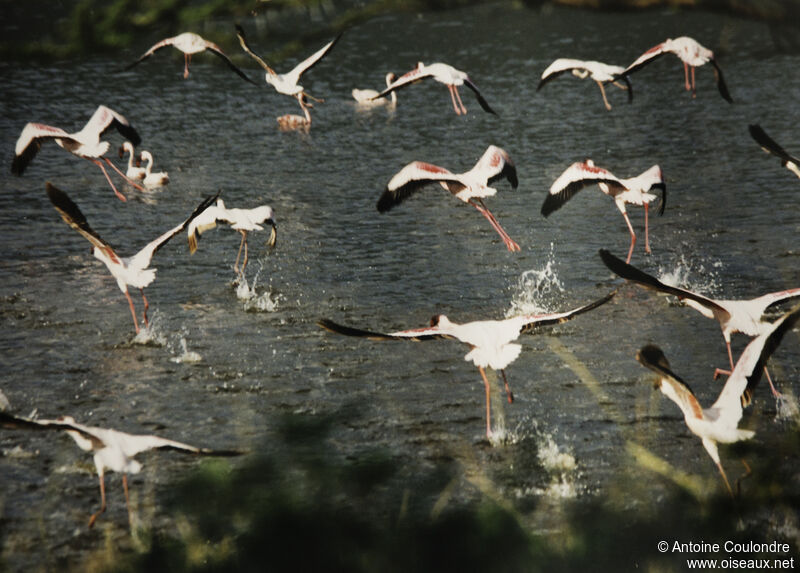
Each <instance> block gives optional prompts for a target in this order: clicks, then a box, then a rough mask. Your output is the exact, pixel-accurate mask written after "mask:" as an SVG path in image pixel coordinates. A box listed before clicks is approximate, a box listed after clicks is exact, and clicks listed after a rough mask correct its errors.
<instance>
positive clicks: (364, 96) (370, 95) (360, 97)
mask: <svg viewBox="0 0 800 573" xmlns="http://www.w3.org/2000/svg"><path fill="white" fill-rule="evenodd" d="M395 79H397V76H396V75H395V74H394V73H393V72H389V73H388V74H386V87H389V86H391V85H392V82H394V80H395ZM350 94H351V95H352V96H353V99H354V100H356V103H357V104H358V105H363V106H371V105H381V104H385V103H387V102H386V98H378V95H379V94H380V92H379V91H377V90H370V89H367V90H360V89H358V88H353V91H352V92H350ZM390 97H391V101H390V102H389V103H390V105H392V106H395V105H397V94H396V93H395V92H394V91H392V92H391V94H390ZM376 98H377V99H376Z"/></svg>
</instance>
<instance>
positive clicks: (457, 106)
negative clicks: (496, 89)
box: [372, 62, 497, 115]
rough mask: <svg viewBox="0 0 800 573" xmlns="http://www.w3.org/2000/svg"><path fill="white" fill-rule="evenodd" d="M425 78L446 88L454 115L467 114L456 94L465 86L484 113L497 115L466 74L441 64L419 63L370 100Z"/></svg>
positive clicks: (459, 97)
mask: <svg viewBox="0 0 800 573" xmlns="http://www.w3.org/2000/svg"><path fill="white" fill-rule="evenodd" d="M427 78H432V79H434V80H436V81H437V82H439V83H442V84H444V85H446V86H447V89H448V90H449V91H450V99H451V100H452V102H453V109H454V110H455V112H456V115H462V114H466V113H467V108H466V107H464V103H463V102H462V101H461V96H460V95H459V93H458V87H459V86H467V87H468V88H469V89H471V90H472V91H473V93H474V94H475V97H476V98H477V99H478V103H479V104H480V106H481V107H482V108H483V109H484V111H487V112H489V113H491V114H494V115H497V113H496V112H495V111H494V110H493V109H492V108H491V107H490V106H489V103H488V102H487V101H486V100H485V99H484V98H483V96H482V95H481V92H479V91H478V87H477V86H476V85H475V84H474V83H473V82H472V80H470V79H469V76H467V74H466V73H464V72H462V71H461V70H457V69H455V68H454V67H453V66H450V65H448V64H443V63H441V62H437V63H435V64H428V65H427V66H426V65H425V64H424V63H422V62H419V63H418V64H417V67H416V68H414V69H413V70H411V71H410V72H407V73H405V74H403V75H402V76H400V77H399V78H397V80H395V81H394V82H392V84H391V85H390V86H388V87H387V88H386V89H385V90H383V91H382V92H381V93H379V94H377V95H376V96H373V98H372V99H378V98H382V97H386V96H388V95H389V94H391V93H394V92H395V91H396V90H399V89H401V88H404V87H406V86H409V85H411V84H414V83H417V82H418V81H421V80H424V79H427Z"/></svg>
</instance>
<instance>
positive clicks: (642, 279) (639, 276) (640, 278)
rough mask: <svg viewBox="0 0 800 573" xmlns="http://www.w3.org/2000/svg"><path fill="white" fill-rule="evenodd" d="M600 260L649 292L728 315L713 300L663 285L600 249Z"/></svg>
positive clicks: (613, 270) (654, 278)
mask: <svg viewBox="0 0 800 573" xmlns="http://www.w3.org/2000/svg"><path fill="white" fill-rule="evenodd" d="M600 258H601V259H603V263H605V265H606V266H607V267H608V268H609V269H611V271H612V272H614V273H616V274H618V275H619V276H621V277H622V278H623V279H625V280H629V281H633V282H635V283H638V284H640V285H641V286H643V287H645V288H649V289H651V290H655V291H659V292H663V293H665V294H671V295H673V296H676V297H678V298H679V299H684V298H688V299H690V300H693V301H695V302H697V303H699V304H701V305H703V306H704V307H706V308H708V309H714V310H717V311H718V312H723V313H726V314H727V313H728V311H727V310H726V309H725V308H724V307H722V306H720V305H719V304H718V303H717V302H715V301H714V300H712V299H710V298H707V297H704V296H702V295H699V294H697V293H694V292H692V291H688V290H685V289H682V288H678V287H674V286H670V285H667V284H664V283H662V282H661V281H660V280H658V279H657V278H656V277H654V276H652V275H648V274H647V273H645V272H644V271H640V270H639V269H637V268H636V267H634V266H633V265H629V264H628V263H626V262H625V261H623V260H622V259H620V258H618V257H615V256H614V255H612V254H611V253H610V252H609V251H607V250H606V249H600Z"/></svg>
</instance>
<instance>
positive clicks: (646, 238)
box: [644, 203, 650, 255]
mask: <svg viewBox="0 0 800 573" xmlns="http://www.w3.org/2000/svg"><path fill="white" fill-rule="evenodd" d="M648 207H649V204H648V203H645V204H644V252H645V253H647V254H648V255H649V254H650V230H649V229H648V223H647V212H648Z"/></svg>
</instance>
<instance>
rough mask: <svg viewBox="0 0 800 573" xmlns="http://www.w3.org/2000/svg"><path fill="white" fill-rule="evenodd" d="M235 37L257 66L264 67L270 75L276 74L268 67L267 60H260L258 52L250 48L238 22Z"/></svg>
mask: <svg viewBox="0 0 800 573" xmlns="http://www.w3.org/2000/svg"><path fill="white" fill-rule="evenodd" d="M236 37H237V38H239V43H240V44H241V45H242V49H243V50H244V51H245V52H247V53H248V54H249V55H250V57H251V58H253V59H254V60H255V61H256V62H258V65H259V66H261V67H262V68H264V69H265V70H266V71H267V73H268V74H270V75H272V76H277V75H278V74H276V73H275V70H273V69H272V68H270V67H269V66H268V65H267V62H265V61H264V60H262V59H261V58H260V57H259V56H258V54H256V53H255V52H254V51H253V50H251V49H250V46H249V45H248V44H247V40H246V39H245V37H244V29H243V28H242V27H241V26H240V25H239V24H236Z"/></svg>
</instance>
